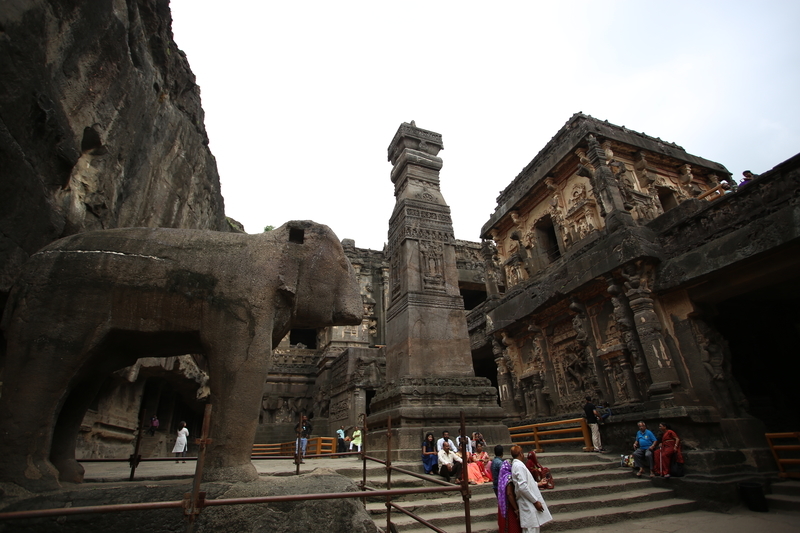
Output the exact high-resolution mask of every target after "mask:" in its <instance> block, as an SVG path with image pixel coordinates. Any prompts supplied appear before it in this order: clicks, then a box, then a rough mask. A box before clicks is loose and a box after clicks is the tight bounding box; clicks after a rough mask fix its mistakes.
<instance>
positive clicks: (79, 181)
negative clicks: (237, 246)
mask: <svg viewBox="0 0 800 533" xmlns="http://www.w3.org/2000/svg"><path fill="white" fill-rule="evenodd" d="M171 21H172V19H171V15H170V10H169V2H168V0H127V1H126V0H97V1H93V2H71V1H68V0H52V1H49V2H44V1H37V0H27V1H26V0H17V1H14V2H4V3H3V7H2V9H0V309H2V304H3V303H4V302H5V300H6V297H7V294H8V290H9V287H10V285H11V283H12V282H13V280H14V278H15V277H16V275H17V273H18V271H19V267H20V266H21V264H22V263H23V262H24V261H25V260H26V259H27V258H28V256H30V255H31V254H32V253H33V252H35V251H36V250H38V249H39V248H41V247H42V246H44V245H45V244H47V243H49V242H51V241H53V240H55V239H57V238H60V237H63V236H65V235H69V234H73V233H77V232H81V231H85V230H89V229H102V228H115V227H127V226H150V227H154V226H163V227H176V228H202V229H214V230H222V231H229V230H230V228H229V226H228V224H227V222H226V221H225V214H224V205H223V200H222V195H221V193H220V184H219V175H218V173H217V167H216V161H215V160H214V156H213V155H212V154H211V152H210V151H209V149H208V137H207V135H206V131H205V127H204V124H203V110H202V108H201V107H200V89H199V87H198V86H197V85H196V84H195V78H194V75H193V74H192V72H191V70H190V69H189V64H188V62H187V60H186V57H185V55H184V54H183V52H181V51H180V50H179V49H178V47H177V45H176V44H175V42H174V41H173V38H172V31H171Z"/></svg>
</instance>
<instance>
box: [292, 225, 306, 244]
mask: <svg viewBox="0 0 800 533" xmlns="http://www.w3.org/2000/svg"><path fill="white" fill-rule="evenodd" d="M303 240H305V230H303V229H301V228H289V242H294V243H297V244H303Z"/></svg>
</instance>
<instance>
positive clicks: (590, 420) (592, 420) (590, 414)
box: [583, 396, 603, 452]
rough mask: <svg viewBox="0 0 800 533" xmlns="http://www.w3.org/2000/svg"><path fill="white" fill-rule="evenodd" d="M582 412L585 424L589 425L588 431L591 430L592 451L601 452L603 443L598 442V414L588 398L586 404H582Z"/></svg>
mask: <svg viewBox="0 0 800 533" xmlns="http://www.w3.org/2000/svg"><path fill="white" fill-rule="evenodd" d="M583 412H584V413H586V423H587V424H589V429H591V430H592V445H593V446H594V451H596V452H602V451H603V443H602V442H601V441H600V426H599V425H598V424H597V419H598V418H599V417H600V413H598V412H597V407H595V405H594V404H593V403H592V399H591V398H590V397H589V396H587V397H586V403H585V404H583Z"/></svg>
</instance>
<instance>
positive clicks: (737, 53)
mask: <svg viewBox="0 0 800 533" xmlns="http://www.w3.org/2000/svg"><path fill="white" fill-rule="evenodd" d="M171 7H172V17H173V32H174V35H175V42H176V43H177V45H178V47H179V48H180V49H182V50H183V51H184V52H186V55H187V57H188V59H189V64H190V65H191V68H192V71H193V72H194V73H195V75H196V77H197V83H198V84H199V85H200V89H201V97H202V104H203V109H204V110H205V115H206V129H207V130H208V136H209V139H210V147H211V151H212V152H213V154H214V155H215V157H216V159H217V165H218V167H219V174H220V179H221V182H222V194H223V196H224V198H225V210H226V214H227V215H228V216H230V217H232V218H234V219H236V220H238V221H240V222H241V223H243V224H244V226H245V229H246V230H247V231H248V232H249V233H258V232H260V231H262V230H263V228H264V226H266V225H273V226H279V225H281V224H283V223H284V222H286V221H287V220H292V219H311V220H314V221H317V222H321V223H324V224H327V225H328V226H330V227H331V228H332V229H333V230H334V232H336V234H337V235H338V236H339V238H340V239H344V238H350V239H354V240H355V241H356V246H358V247H361V248H372V249H376V250H380V249H382V248H383V245H384V243H385V242H386V241H387V232H388V223H389V217H390V215H391V212H392V209H393V208H394V193H393V186H392V183H391V180H390V178H389V173H390V171H391V164H390V163H389V162H388V161H387V148H388V146H389V143H390V142H391V140H392V137H393V136H394V134H395V132H396V131H397V128H398V126H399V125H400V124H401V123H402V122H410V121H411V120H415V121H416V124H417V126H418V127H420V128H424V129H428V130H432V131H435V132H437V133H440V134H442V136H443V142H444V150H443V151H441V152H440V153H439V156H440V157H442V159H443V160H444V167H443V169H442V171H441V174H440V177H441V188H442V192H443V194H444V198H445V200H446V201H447V203H448V204H449V205H450V208H451V210H452V215H453V225H454V228H455V235H456V238H458V239H465V240H473V241H477V240H479V238H480V228H481V226H482V225H483V224H484V223H485V222H486V221H487V220H488V218H489V215H490V214H491V213H492V212H493V211H494V208H495V205H496V198H497V195H498V193H499V192H500V191H501V190H502V189H503V188H505V187H506V186H507V185H508V184H509V183H510V182H511V180H513V179H514V178H515V177H516V176H517V175H518V174H519V172H520V171H521V170H522V168H523V167H525V165H527V164H528V163H529V162H530V161H531V159H533V157H534V156H535V155H536V154H537V153H538V152H539V150H541V149H542V147H544V145H545V144H546V143H547V141H549V140H550V138H551V137H552V136H553V135H554V134H555V133H556V132H557V131H558V130H559V128H561V126H563V125H564V123H565V122H566V121H567V120H568V119H569V118H570V116H572V114H573V113H575V112H578V111H582V112H583V113H586V114H589V115H592V116H593V117H595V118H598V119H601V120H608V121H609V122H611V123H613V124H617V125H620V126H623V125H624V126H626V127H628V128H630V129H633V130H636V131H640V132H644V133H647V134H648V135H652V136H655V137H660V138H662V139H664V140H666V141H670V142H674V143H677V144H678V145H680V146H682V147H683V148H684V149H686V151H687V152H689V153H690V154H694V155H697V156H700V157H704V158H706V159H710V160H712V161H716V162H719V163H721V164H723V165H725V166H726V167H727V168H728V170H729V171H730V172H731V173H733V175H734V177H735V178H736V179H737V180H738V179H740V178H741V173H742V171H743V170H745V169H750V170H752V171H753V172H756V173H761V172H764V171H766V170H769V169H770V168H772V167H773V166H775V165H777V164H778V163H780V162H782V161H784V160H786V159H788V158H789V157H791V156H793V155H795V154H796V153H798V152H800V31H798V23H799V22H800V1H797V0H785V1H770V0H759V1H757V2H756V1H752V2H744V1H732V0H722V1H715V2H712V1H702V0H695V1H689V2H680V1H674V0H673V1H669V2H666V1H663V2H645V1H644V0H637V1H613V0H604V1H602V2H600V1H597V0H595V1H585V2H584V1H579V2H578V1H576V2H569V1H547V2H545V1H533V0H529V1H526V2H502V1H498V2H494V3H491V4H490V3H489V2H471V1H464V0H461V1H452V2H451V1H436V0H427V1H424V2H417V1H411V0H406V1H403V2H388V1H380V0H371V1H368V2H348V1H340V2H331V1H329V0H328V1H324V2H316V1H309V0H306V1H304V2H286V1H283V2H277V1H264V2H237V1H229V2H224V3H223V2H219V1H218V0H216V1H211V0H172V2H171Z"/></svg>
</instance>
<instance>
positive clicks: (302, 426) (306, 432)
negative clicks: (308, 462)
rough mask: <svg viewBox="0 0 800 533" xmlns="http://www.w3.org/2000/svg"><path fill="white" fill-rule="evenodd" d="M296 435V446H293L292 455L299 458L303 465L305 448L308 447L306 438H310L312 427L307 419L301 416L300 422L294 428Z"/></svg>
mask: <svg viewBox="0 0 800 533" xmlns="http://www.w3.org/2000/svg"><path fill="white" fill-rule="evenodd" d="M294 430H295V432H296V433H297V444H296V445H295V449H294V453H295V454H297V455H299V456H300V462H301V463H305V460H304V458H305V456H306V447H307V446H308V438H309V437H310V436H311V432H312V431H313V427H312V426H311V422H309V421H308V417H307V416H306V415H303V416H302V417H300V422H298V423H297V425H296V426H295V427H294Z"/></svg>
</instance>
